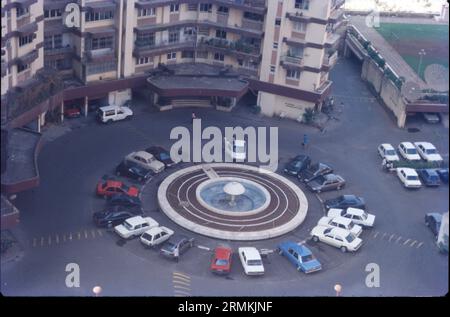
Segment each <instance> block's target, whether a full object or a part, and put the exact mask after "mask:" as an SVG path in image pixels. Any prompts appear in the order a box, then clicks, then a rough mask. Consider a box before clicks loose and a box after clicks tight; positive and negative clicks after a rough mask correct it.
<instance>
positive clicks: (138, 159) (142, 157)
mask: <svg viewBox="0 0 450 317" xmlns="http://www.w3.org/2000/svg"><path fill="white" fill-rule="evenodd" d="M125 162H127V163H129V162H130V163H134V164H136V165H138V166H141V167H142V168H146V169H149V170H151V171H152V172H154V173H161V172H162V171H164V164H163V163H161V162H160V161H158V160H157V159H156V158H155V157H154V156H153V155H152V154H150V153H148V152H145V151H137V152H132V153H130V154H128V155H127V156H126V157H125Z"/></svg>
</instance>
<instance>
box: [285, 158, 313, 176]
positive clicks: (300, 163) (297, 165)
mask: <svg viewBox="0 0 450 317" xmlns="http://www.w3.org/2000/svg"><path fill="white" fill-rule="evenodd" d="M310 164H311V159H310V157H309V156H308V155H303V154H301V155H297V156H296V157H294V158H293V159H292V160H291V161H290V162H289V163H287V164H286V167H285V168H284V172H285V173H287V174H289V175H295V176H297V175H298V173H300V172H302V171H303V170H304V169H306V168H308V166H309V165H310Z"/></svg>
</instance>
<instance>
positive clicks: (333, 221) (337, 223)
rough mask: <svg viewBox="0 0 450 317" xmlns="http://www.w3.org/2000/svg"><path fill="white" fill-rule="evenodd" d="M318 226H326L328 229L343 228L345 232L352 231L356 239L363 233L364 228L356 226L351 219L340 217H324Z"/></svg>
mask: <svg viewBox="0 0 450 317" xmlns="http://www.w3.org/2000/svg"><path fill="white" fill-rule="evenodd" d="M317 225H318V226H325V227H328V228H332V227H336V228H342V229H345V230H348V231H350V232H351V233H353V234H354V235H355V236H356V237H359V236H360V234H361V233H362V227H361V226H359V225H357V224H355V223H354V222H353V221H352V220H351V219H350V218H346V217H342V216H338V217H334V218H331V217H322V218H320V219H319V222H318V223H317Z"/></svg>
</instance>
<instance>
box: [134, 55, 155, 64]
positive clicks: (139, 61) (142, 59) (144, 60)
mask: <svg viewBox="0 0 450 317" xmlns="http://www.w3.org/2000/svg"><path fill="white" fill-rule="evenodd" d="M149 63H153V59H152V58H151V57H148V56H146V57H140V58H137V59H136V64H138V65H142V64H149Z"/></svg>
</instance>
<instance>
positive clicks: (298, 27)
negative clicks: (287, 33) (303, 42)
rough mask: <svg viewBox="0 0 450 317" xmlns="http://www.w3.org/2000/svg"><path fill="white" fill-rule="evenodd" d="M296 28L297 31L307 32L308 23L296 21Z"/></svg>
mask: <svg viewBox="0 0 450 317" xmlns="http://www.w3.org/2000/svg"><path fill="white" fill-rule="evenodd" d="M294 30H295V31H297V32H302V33H304V32H306V23H304V22H294Z"/></svg>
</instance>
